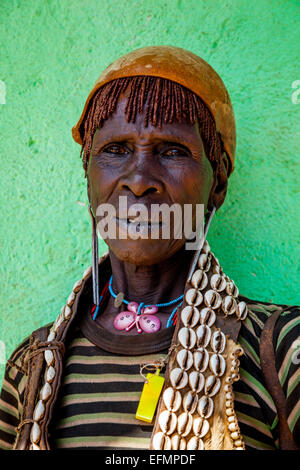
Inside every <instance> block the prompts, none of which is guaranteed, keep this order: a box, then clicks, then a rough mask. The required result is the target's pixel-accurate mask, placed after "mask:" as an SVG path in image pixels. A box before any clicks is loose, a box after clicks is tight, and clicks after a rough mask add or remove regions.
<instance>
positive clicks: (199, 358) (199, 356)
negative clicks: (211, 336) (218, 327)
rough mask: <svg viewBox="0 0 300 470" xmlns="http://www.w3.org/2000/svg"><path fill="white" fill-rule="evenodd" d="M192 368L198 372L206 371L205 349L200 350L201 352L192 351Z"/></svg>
mask: <svg viewBox="0 0 300 470" xmlns="http://www.w3.org/2000/svg"><path fill="white" fill-rule="evenodd" d="M193 356H194V367H195V369H196V370H198V371H199V372H204V371H205V370H206V369H207V366H208V361H209V355H208V352H207V351H206V349H202V350H201V351H194V354H193Z"/></svg>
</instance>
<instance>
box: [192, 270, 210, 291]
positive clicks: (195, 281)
mask: <svg viewBox="0 0 300 470" xmlns="http://www.w3.org/2000/svg"><path fill="white" fill-rule="evenodd" d="M191 284H192V286H193V287H194V288H195V289H199V290H203V289H205V287H206V286H207V284H208V278H207V274H206V273H205V272H204V271H203V270H202V269H197V270H196V271H195V272H194V274H193V276H192V279H191Z"/></svg>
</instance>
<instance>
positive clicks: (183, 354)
mask: <svg viewBox="0 0 300 470" xmlns="http://www.w3.org/2000/svg"><path fill="white" fill-rule="evenodd" d="M176 359H177V362H178V365H179V367H181V369H184V370H188V369H190V368H191V367H192V365H193V354H192V353H191V351H189V350H188V349H181V351H179V352H178V353H177V356H176Z"/></svg>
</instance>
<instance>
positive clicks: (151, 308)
mask: <svg viewBox="0 0 300 470" xmlns="http://www.w3.org/2000/svg"><path fill="white" fill-rule="evenodd" d="M157 312H158V307H156V305H149V307H145V308H142V313H148V315H152V314H153V313H157Z"/></svg>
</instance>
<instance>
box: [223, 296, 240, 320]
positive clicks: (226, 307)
mask: <svg viewBox="0 0 300 470" xmlns="http://www.w3.org/2000/svg"><path fill="white" fill-rule="evenodd" d="M236 309H237V304H236V301H235V300H234V298H233V297H231V295H226V297H225V298H224V299H223V302H222V310H223V312H224V313H225V315H232V314H233V313H234V312H235V311H236Z"/></svg>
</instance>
